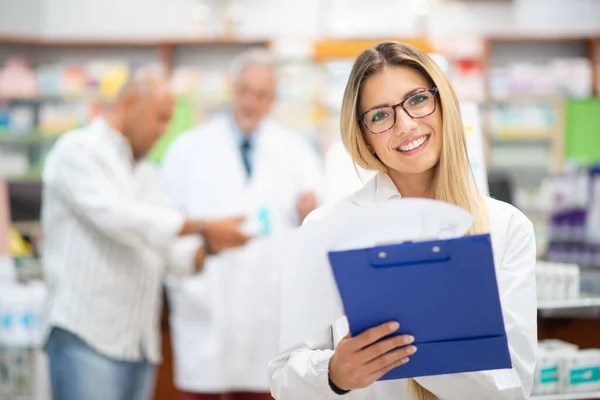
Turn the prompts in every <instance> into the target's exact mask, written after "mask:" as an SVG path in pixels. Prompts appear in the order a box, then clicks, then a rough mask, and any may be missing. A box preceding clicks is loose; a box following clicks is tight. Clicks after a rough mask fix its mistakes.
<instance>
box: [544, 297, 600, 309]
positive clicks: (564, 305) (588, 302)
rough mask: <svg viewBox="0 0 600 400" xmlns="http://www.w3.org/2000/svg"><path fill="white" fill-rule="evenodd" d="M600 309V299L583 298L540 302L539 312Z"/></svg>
mask: <svg viewBox="0 0 600 400" xmlns="http://www.w3.org/2000/svg"><path fill="white" fill-rule="evenodd" d="M592 307H600V297H588V298H586V297H583V298H581V299H573V300H550V301H540V302H539V303H538V307H537V308H538V310H567V309H573V308H592Z"/></svg>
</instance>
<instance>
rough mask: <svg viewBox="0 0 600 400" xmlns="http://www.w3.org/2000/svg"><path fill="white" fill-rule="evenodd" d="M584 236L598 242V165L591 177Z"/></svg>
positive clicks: (599, 193) (599, 227)
mask: <svg viewBox="0 0 600 400" xmlns="http://www.w3.org/2000/svg"><path fill="white" fill-rule="evenodd" d="M586 238H587V240H588V241H589V242H592V243H596V244H600V167H598V168H596V169H595V170H594V175H593V176H592V179H591V199H590V202H589V208H588V215H587V218H586Z"/></svg>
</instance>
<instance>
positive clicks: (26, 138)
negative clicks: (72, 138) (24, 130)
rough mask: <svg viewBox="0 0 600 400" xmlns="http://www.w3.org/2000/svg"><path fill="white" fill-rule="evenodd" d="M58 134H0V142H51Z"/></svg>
mask: <svg viewBox="0 0 600 400" xmlns="http://www.w3.org/2000/svg"><path fill="white" fill-rule="evenodd" d="M59 137H60V135H51V136H50V135H48V136H45V135H40V134H38V133H31V134H28V135H12V134H0V144H31V143H53V142H55V141H56V140H58V138H59Z"/></svg>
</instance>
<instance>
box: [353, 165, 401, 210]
mask: <svg viewBox="0 0 600 400" xmlns="http://www.w3.org/2000/svg"><path fill="white" fill-rule="evenodd" d="M400 197H401V195H400V192H399V191H398V188H396V185H395V184H394V182H393V181H392V179H391V178H390V176H389V175H388V174H386V173H385V172H378V173H377V174H376V175H375V176H374V177H373V178H372V179H371V180H370V181H368V182H367V183H366V184H365V186H364V187H363V188H362V189H360V190H358V191H357V192H356V193H354V195H353V196H352V201H353V202H354V203H355V204H357V205H359V206H360V205H366V204H369V203H378V202H382V201H388V200H391V199H394V198H400Z"/></svg>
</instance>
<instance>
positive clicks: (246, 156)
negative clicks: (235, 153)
mask: <svg viewBox="0 0 600 400" xmlns="http://www.w3.org/2000/svg"><path fill="white" fill-rule="evenodd" d="M251 148H252V146H251V144H250V140H249V139H244V140H243V141H242V145H241V146H240V149H241V151H242V161H243V162H244V168H245V169H246V175H247V176H248V177H250V176H252V165H251V164H250V150H251Z"/></svg>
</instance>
